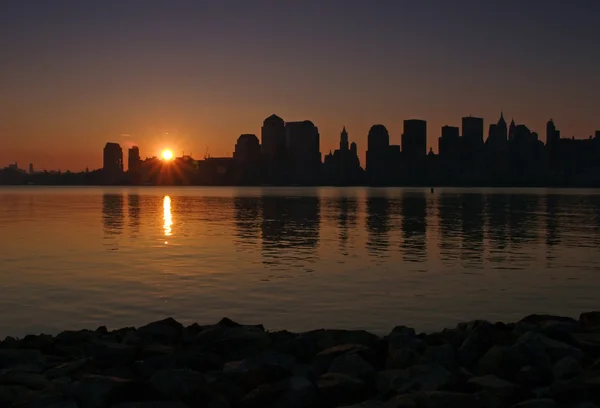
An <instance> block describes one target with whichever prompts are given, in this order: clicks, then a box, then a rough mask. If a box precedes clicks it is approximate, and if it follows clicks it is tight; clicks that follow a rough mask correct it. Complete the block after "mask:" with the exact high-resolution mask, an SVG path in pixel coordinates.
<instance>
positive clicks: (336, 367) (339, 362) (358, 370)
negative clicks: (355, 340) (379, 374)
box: [329, 353, 375, 382]
mask: <svg viewBox="0 0 600 408" xmlns="http://www.w3.org/2000/svg"><path fill="white" fill-rule="evenodd" d="M329 372H330V373H340V374H346V375H349V376H350V377H355V378H360V379H362V380H364V381H367V382H370V381H372V380H373V378H374V376H375V369H374V368H373V366H372V365H371V364H370V363H369V362H367V361H366V360H365V359H364V358H362V357H361V356H360V355H358V354H355V353H349V354H342V355H341V356H339V357H337V358H336V359H335V360H333V363H331V367H329Z"/></svg>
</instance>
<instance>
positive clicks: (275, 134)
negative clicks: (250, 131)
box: [261, 115, 286, 159]
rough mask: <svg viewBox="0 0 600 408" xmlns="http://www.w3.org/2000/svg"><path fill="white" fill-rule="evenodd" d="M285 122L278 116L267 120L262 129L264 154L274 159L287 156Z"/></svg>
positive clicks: (272, 116)
mask: <svg viewBox="0 0 600 408" xmlns="http://www.w3.org/2000/svg"><path fill="white" fill-rule="evenodd" d="M285 143H286V141H285V122H284V121H283V119H281V118H280V117H279V116H277V115H271V116H269V117H268V118H266V119H265V120H264V122H263V126H262V128H261V150H262V153H263V154H264V155H265V156H267V157H269V158H271V159H274V158H276V157H281V156H283V155H284V154H285Z"/></svg>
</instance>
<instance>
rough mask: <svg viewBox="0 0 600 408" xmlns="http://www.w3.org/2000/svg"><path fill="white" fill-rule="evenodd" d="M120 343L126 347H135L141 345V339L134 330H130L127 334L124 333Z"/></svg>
mask: <svg viewBox="0 0 600 408" xmlns="http://www.w3.org/2000/svg"><path fill="white" fill-rule="evenodd" d="M121 343H123V344H125V345H128V346H137V345H140V344H142V337H141V336H140V335H139V334H138V332H137V331H136V330H135V329H131V330H129V331H128V332H127V333H125V335H124V336H123V338H122V340H121Z"/></svg>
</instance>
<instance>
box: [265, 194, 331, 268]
mask: <svg viewBox="0 0 600 408" xmlns="http://www.w3.org/2000/svg"><path fill="white" fill-rule="evenodd" d="M261 201H262V223H261V233H262V234H261V235H262V254H263V262H264V263H265V264H271V265H276V266H283V265H282V264H285V263H288V262H290V263H295V264H298V265H301V266H304V265H305V263H306V262H312V261H313V258H314V257H315V255H316V248H317V246H318V243H319V234H320V222H321V220H320V207H319V197H316V196H303V197H284V196H263V197H262V199H261Z"/></svg>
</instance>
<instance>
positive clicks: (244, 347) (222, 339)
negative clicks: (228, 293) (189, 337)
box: [195, 325, 271, 361]
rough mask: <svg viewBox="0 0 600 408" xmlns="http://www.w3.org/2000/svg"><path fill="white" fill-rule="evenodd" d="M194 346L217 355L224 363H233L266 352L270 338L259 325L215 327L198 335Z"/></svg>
mask: <svg viewBox="0 0 600 408" xmlns="http://www.w3.org/2000/svg"><path fill="white" fill-rule="evenodd" d="M195 344H196V345H197V346H198V347H200V348H201V349H203V350H205V351H212V352H214V353H216V354H218V355H219V356H221V357H222V358H223V359H224V360H225V361H235V360H240V359H243V358H246V357H248V356H251V355H253V354H256V353H259V352H261V351H267V350H268V349H269V346H270V345H271V338H270V337H269V334H268V333H266V332H265V330H264V328H263V327H262V326H261V325H259V326H241V325H238V326H229V325H216V326H212V327H209V328H207V329H205V330H203V331H202V332H201V333H200V334H198V335H197V336H196V339H195Z"/></svg>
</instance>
